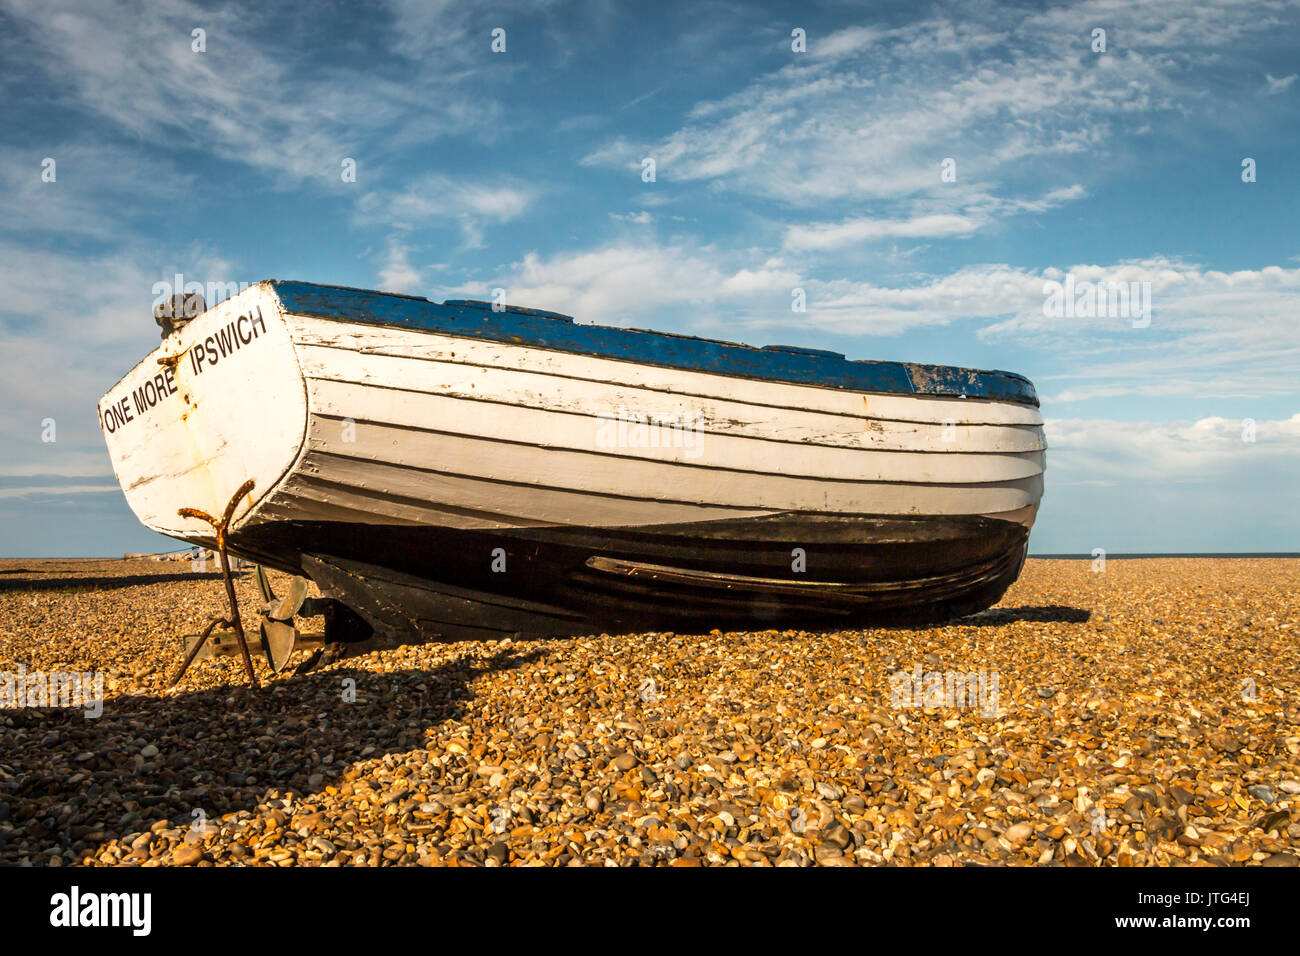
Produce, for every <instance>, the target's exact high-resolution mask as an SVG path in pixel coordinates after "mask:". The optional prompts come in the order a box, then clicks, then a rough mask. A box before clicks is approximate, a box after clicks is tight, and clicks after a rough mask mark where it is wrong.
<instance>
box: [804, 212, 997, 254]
mask: <svg viewBox="0 0 1300 956" xmlns="http://www.w3.org/2000/svg"><path fill="white" fill-rule="evenodd" d="M979 226H980V223H979V222H978V221H977V220H975V219H973V218H971V217H970V216H957V215H952V214H935V215H929V216H917V217H916V218H915V219H869V218H862V219H846V220H844V221H843V222H818V223H813V224H812V225H808V226H790V227H789V228H788V229H786V231H785V239H784V245H785V247H786V248H787V249H790V250H791V251H795V252H807V251H810V250H811V251H817V250H825V249H838V248H840V247H842V246H847V245H852V244H854V243H859V242H869V241H871V240H875V239H889V238H897V237H903V238H908V239H920V238H938V237H942V236H961V235H969V234H970V233H972V232H974V231H975V230H977V229H978V228H979Z"/></svg>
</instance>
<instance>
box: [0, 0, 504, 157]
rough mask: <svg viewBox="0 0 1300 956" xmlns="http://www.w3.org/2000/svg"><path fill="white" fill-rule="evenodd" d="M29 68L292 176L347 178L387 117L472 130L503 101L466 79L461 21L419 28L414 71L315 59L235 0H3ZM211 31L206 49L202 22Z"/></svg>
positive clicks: (94, 105)
mask: <svg viewBox="0 0 1300 956" xmlns="http://www.w3.org/2000/svg"><path fill="white" fill-rule="evenodd" d="M3 7H4V9H5V10H6V12H7V14H8V17H9V18H10V20H11V22H12V23H14V24H17V25H18V26H19V27H20V29H21V30H22V31H23V35H24V41H25V43H24V46H23V48H22V49H25V50H27V51H29V52H28V56H29V57H30V61H29V65H30V66H31V67H32V69H40V68H42V67H43V68H44V69H45V70H46V71H48V73H49V80H50V82H51V83H53V84H54V85H55V86H56V88H58V89H60V90H67V89H69V88H70V91H71V92H74V93H75V95H76V98H77V100H78V101H79V103H80V105H81V106H83V107H84V108H85V109H86V110H87V111H89V112H90V113H92V114H97V115H99V116H102V117H104V118H106V119H108V120H110V121H111V122H112V123H114V124H116V125H117V126H118V127H119V128H120V129H122V130H124V131H126V132H128V133H130V134H131V135H132V136H135V137H139V138H142V139H144V140H146V141H148V142H150V143H152V144H154V145H156V146H161V147H163V148H166V149H169V150H171V149H176V148H178V147H179V148H192V149H200V150H204V151H207V152H212V153H215V154H216V155H218V156H220V157H222V158H224V159H228V160H232V161H234V162H238V163H243V164H246V165H249V166H253V167H255V168H259V169H262V170H265V171H267V172H268V173H271V174H273V175H274V176H276V177H280V178H284V179H287V180H290V181H297V180H302V179H308V178H318V179H320V180H321V181H322V182H329V183H339V182H340V179H339V170H340V161H341V160H342V159H343V158H344V157H356V156H357V154H358V152H359V150H360V147H361V146H362V144H364V143H365V142H367V141H368V139H369V138H370V137H372V136H376V135H377V134H378V133H379V132H380V131H383V134H384V140H385V143H386V145H388V146H391V144H392V143H394V142H420V141H427V140H430V139H435V138H437V137H438V136H441V135H445V134H447V133H451V132H464V131H467V130H472V129H474V128H476V127H477V126H478V124H481V123H483V121H484V120H485V119H490V118H491V116H492V115H493V112H494V109H495V107H494V105H493V104H492V102H491V101H490V100H487V99H485V98H484V97H482V96H480V95H475V94H473V93H471V92H469V89H470V88H469V85H468V84H467V82H466V81H467V80H468V79H469V78H470V76H471V72H470V71H468V70H467V68H465V67H464V66H462V67H461V68H460V69H457V70H448V69H446V68H445V63H446V62H447V61H449V60H457V62H462V63H463V56H462V54H461V51H464V50H465V49H466V48H467V46H468V44H467V43H466V42H465V39H464V35H463V30H464V29H465V27H464V26H463V25H461V24H460V23H459V22H455V23H453V22H450V21H448V22H443V23H440V24H439V27H440V28H439V29H431V30H428V31H427V32H424V33H422V34H420V35H418V36H414V35H413V36H411V37H410V39H411V41H412V42H413V43H418V45H419V47H420V49H421V51H422V56H423V61H422V62H424V63H426V64H438V66H437V67H436V68H435V67H433V66H430V67H429V68H427V69H425V70H422V71H420V72H419V73H418V75H417V76H415V77H411V76H407V77H405V78H403V79H398V78H394V77H393V76H392V75H391V73H389V72H386V71H381V70H375V69H364V70H363V69H360V68H358V67H350V66H344V65H326V64H320V63H315V62H312V61H311V60H310V59H309V58H308V54H306V53H304V52H303V51H301V50H298V49H295V48H294V47H293V46H292V44H291V43H289V42H286V41H287V38H286V35H285V31H284V27H283V25H278V26H276V28H275V29H272V24H271V22H270V16H271V15H270V14H269V13H265V12H262V11H260V10H259V9H257V8H248V7H244V6H237V5H235V4H233V3H226V4H221V5H218V6H204V5H200V4H198V3H191V2H188V0H151V2H150V4H149V9H148V13H147V15H142V14H138V13H131V12H124V11H123V10H122V9H121V8H119V7H116V6H113V5H97V4H85V3H75V2H70V0H3ZM195 28H202V29H204V30H205V31H206V33H207V36H206V44H207V50H206V52H202V53H198V52H194V51H193V50H192V49H191V43H192V40H191V31H192V30H193V29H195Z"/></svg>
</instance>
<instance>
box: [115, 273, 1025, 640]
mask: <svg viewBox="0 0 1300 956" xmlns="http://www.w3.org/2000/svg"><path fill="white" fill-rule="evenodd" d="M99 418H100V423H101V427H102V430H103V432H104V435H105V438H106V441H107V443H108V449H109V452H110V455H111V457H112V461H113V467H114V471H115V472H116V475H117V478H118V480H119V482H120V483H121V486H122V489H123V491H124V493H125V495H126V499H127V501H128V502H129V504H130V506H131V508H132V509H133V510H134V512H135V514H136V515H137V516H138V517H139V518H140V520H141V521H142V522H143V523H144V524H145V525H147V526H148V527H150V528H152V529H154V530H155V531H159V532H161V533H163V534H166V535H170V536H172V537H174V538H178V539H180V540H182V541H185V542H187V543H190V544H194V545H200V546H204V547H213V546H215V543H216V542H215V540H214V534H213V530H212V528H211V527H210V526H209V525H207V524H205V523H204V522H202V521H200V520H198V519H195V518H193V517H181V516H180V515H179V514H178V512H179V511H180V510H181V509H183V508H196V509H201V510H203V511H207V512H209V513H210V514H214V515H215V514H220V513H221V511H222V510H223V508H224V507H225V505H226V502H227V500H228V499H229V498H230V496H231V494H232V492H233V491H235V489H238V488H239V487H240V486H241V485H242V484H243V483H244V482H245V481H248V480H251V481H252V482H253V486H252V490H251V491H250V492H249V493H248V494H247V495H246V496H244V497H243V498H242V499H241V500H240V501H239V503H238V505H237V506H236V509H235V511H234V515H233V519H232V521H231V524H230V529H229V533H228V535H227V539H226V544H227V547H228V548H229V550H230V552H231V553H232V554H235V555H238V556H241V557H244V558H247V559H250V560H252V561H256V562H259V563H261V564H264V565H268V566H270V567H274V568H278V569H282V570H284V571H289V572H293V573H295V574H300V575H305V576H308V577H310V578H312V579H314V580H315V581H316V582H317V583H318V584H319V585H320V587H321V588H322V589H323V591H324V592H325V593H327V594H328V595H329V596H330V597H331V598H332V599H334V600H335V601H337V602H339V603H340V604H341V605H343V606H345V607H346V608H348V609H349V615H347V616H348V618H349V620H351V621H352V623H353V625H354V627H353V628H352V629H351V630H346V631H345V630H344V629H342V628H341V626H340V629H339V630H338V633H337V635H336V636H338V637H340V639H348V638H359V637H361V636H364V634H366V633H369V632H370V630H371V629H374V631H376V632H381V633H385V634H395V635H400V636H401V637H402V638H403V639H407V638H410V637H413V636H421V637H440V638H444V639H462V638H466V637H483V638H486V637H500V636H507V635H516V634H518V635H524V636H531V635H571V634H584V633H599V632H613V633H620V632H636V631H648V630H676V631H681V632H700V631H707V630H709V629H711V628H715V627H716V628H754V627H764V628H767V627H780V628H784V627H796V628H801V629H814V628H828V627H836V628H839V627H846V626H858V625H869V624H880V623H894V622H905V623H917V622H926V621H939V620H943V619H947V618H951V617H954V616H959V615H963V614H968V613H972V612H974V611H978V610H981V609H983V608H985V607H988V606H990V605H991V604H993V603H995V602H996V601H997V600H998V598H999V597H1000V596H1001V595H1002V593H1003V592H1004V591H1005V590H1006V588H1007V587H1008V586H1009V585H1010V584H1011V582H1012V581H1014V580H1015V578H1016V576H1017V574H1018V573H1019V571H1020V568H1021V565H1022V562H1023V560H1024V556H1025V552H1026V548H1027V542H1028V536H1029V530H1030V527H1031V526H1032V524H1033V520H1034V515H1035V513H1036V511H1037V508H1038V504H1039V500H1040V498H1041V495H1042V490H1043V461H1044V448H1045V445H1044V441H1043V431H1042V418H1041V417H1040V415H1039V411H1038V400H1037V396H1036V395H1035V392H1034V388H1033V386H1032V385H1031V384H1030V382H1029V381H1028V380H1027V379H1025V378H1023V377H1021V376H1019V375H1015V374H1012V373H1010V372H996V371H993V372H989V371H976V370H971V369H961V368H950V367H941V366H931V365H915V364H910V363H900V362H877V361H849V360H846V359H845V358H844V357H843V356H842V355H839V354H836V353H831V352H825V351H820V350H815V349H804V348H796V347H792V346H767V347H764V348H753V347H749V346H744V345H736V344H732V343H727V342H717V341H712V340H708V339H701V338H692V337H687V336H679V335H668V334H663V333H658V332H649V331H638V330H632V329H622V328H612V327H604V326H599V325H587V324H582V323H577V322H575V321H574V320H573V319H571V318H569V317H568V316H564V315H560V314H557V313H552V312H543V311H540V310H535V309H525V308H517V307H514V306H504V307H501V306H498V307H496V308H494V307H493V306H491V305H489V304H488V303H484V302H477V301H448V302H444V303H441V304H438V303H433V302H430V301H428V300H426V299H421V298H413V297H410V296H403V295H394V294H389V293H381V292H369V291H364V290H359V289H348V288H340V287H334V286H325V285H314V284H308V283H302V282H282V281H275V280H268V281H266V282H262V283H259V284H258V285H256V286H252V287H250V288H248V289H246V290H245V291H243V292H241V293H240V294H239V295H237V296H234V297H232V298H230V299H227V300H226V301H223V302H221V303H220V304H218V305H216V306H214V307H213V308H211V309H207V310H206V311H203V312H202V313H201V314H199V315H197V316H196V317H195V318H193V319H192V320H190V321H188V322H184V323H183V324H180V326H179V328H176V329H174V330H173V331H171V332H170V334H167V335H165V337H164V339H163V341H162V344H161V345H160V346H159V347H158V348H157V349H156V350H155V351H154V352H153V353H151V354H150V355H148V356H147V357H146V358H145V359H144V360H143V361H142V362H141V363H140V364H139V365H137V366H136V367H135V368H134V369H133V370H132V371H131V372H129V373H128V374H127V375H126V376H125V377H124V378H123V379H122V380H121V381H120V382H119V383H118V384H117V385H115V386H114V387H113V388H112V389H110V390H109V392H108V394H107V395H105V396H104V398H103V399H102V401H101V402H100V405H99ZM351 612H355V614H356V615H357V616H358V617H351V616H350V615H351Z"/></svg>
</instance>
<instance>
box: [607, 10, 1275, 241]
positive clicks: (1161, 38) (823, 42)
mask: <svg viewBox="0 0 1300 956" xmlns="http://www.w3.org/2000/svg"><path fill="white" fill-rule="evenodd" d="M1281 11H1282V7H1281V6H1279V5H1278V4H1275V3H1272V2H1269V0H1260V2H1244V3H1241V2H1231V3H1229V2H1223V3H1198V4H1195V5H1186V6H1174V7H1168V8H1166V7H1160V8H1143V7H1142V6H1140V5H1133V4H1128V3H1116V2H1113V0H1089V2H1083V3H1077V4H1073V5H1071V6H1065V7H1054V8H1052V9H1050V10H1047V11H1042V12H1039V13H1032V12H1030V13H1025V12H1018V13H1016V14H1009V13H1008V12H1007V11H1006V10H1004V9H1002V8H996V7H988V8H985V9H982V10H980V9H975V10H970V11H963V21H965V22H963V23H959V24H957V23H948V22H944V21H942V20H928V21H924V22H919V23H913V24H909V25H906V26H903V27H898V28H893V29H881V28H876V27H867V26H850V27H846V28H845V29H842V30H840V31H837V32H835V33H832V34H830V35H829V36H826V37H821V38H818V37H814V36H810V38H809V54H807V55H805V56H796V57H794V58H793V59H792V61H791V62H790V63H789V64H788V65H786V66H784V67H781V68H780V69H777V70H775V71H772V72H770V73H768V74H767V75H765V76H761V77H758V78H756V79H754V80H752V81H751V82H749V83H748V84H747V85H746V86H744V87H743V88H742V89H740V90H739V91H738V92H736V93H733V94H731V95H729V96H725V97H722V98H719V99H714V100H708V101H704V102H701V103H698V104H697V105H696V106H695V107H694V108H693V109H692V110H691V111H690V112H689V114H688V116H687V119H686V122H685V124H684V125H682V126H681V127H680V128H679V129H677V130H676V131H675V132H672V133H670V134H669V135H667V136H664V137H662V138H658V139H643V140H637V139H634V138H631V137H628V136H623V137H616V138H614V139H611V140H608V141H606V142H604V143H602V144H601V145H599V146H598V147H596V148H594V149H592V150H590V151H589V152H588V154H587V155H586V157H585V158H584V160H583V161H584V162H585V163H587V164H589V165H604V166H614V167H623V168H626V169H629V170H631V169H633V168H635V167H636V165H637V164H638V163H639V162H640V160H641V158H642V157H644V156H653V157H654V158H655V159H656V162H657V167H658V170H657V172H658V176H659V178H660V180H662V181H666V182H674V181H675V182H689V181H700V180H705V181H713V182H714V183H716V185H718V186H719V187H720V188H722V189H725V190H728V191H731V192H733V193H737V194H741V195H750V196H758V197H763V198H770V199H776V200H780V201H783V202H786V203H789V204H792V205H801V206H802V205H816V204H819V203H824V202H827V201H837V202H842V203H845V204H846V205H847V207H848V211H850V212H856V211H857V209H858V207H860V206H861V205H863V204H865V203H874V202H877V201H879V200H891V199H895V200H896V199H901V198H906V197H924V199H925V200H926V201H927V202H929V201H934V202H938V203H942V202H943V201H944V199H943V197H942V195H941V193H939V192H937V191H936V187H938V185H939V163H940V161H941V160H942V159H944V158H946V157H951V158H954V159H955V160H956V161H957V175H958V180H957V181H958V183H971V182H987V183H995V182H998V181H999V180H1002V179H1011V178H1014V179H1015V181H1017V182H1020V183H1026V184H1028V181H1029V180H1031V179H1032V178H1033V177H1034V176H1035V171H1036V168H1037V169H1041V168H1044V167H1043V164H1037V166H1036V165H1035V164H1034V162H1033V161H1034V160H1037V159H1039V158H1042V157H1047V156H1056V157H1062V156H1076V157H1080V159H1081V158H1082V157H1083V156H1084V155H1086V154H1087V153H1090V152H1094V151H1105V152H1107V153H1110V152H1112V151H1116V150H1119V149H1122V148H1123V146H1124V144H1125V143H1126V140H1125V139H1124V138H1123V137H1122V136H1120V135H1118V134H1120V133H1122V132H1125V131H1135V130H1136V128H1144V127H1150V126H1151V124H1152V123H1160V122H1162V121H1164V120H1170V121H1173V120H1177V121H1179V122H1181V121H1182V119H1183V118H1184V117H1185V115H1186V114H1188V113H1190V112H1192V111H1201V110H1203V104H1202V91H1201V90H1200V89H1199V88H1198V87H1197V85H1196V84H1197V83H1198V81H1199V80H1198V76H1199V74H1198V73H1197V72H1196V71H1195V70H1193V69H1189V68H1190V67H1194V66H1196V65H1197V64H1200V63H1204V62H1205V60H1206V58H1207V57H1211V56H1215V55H1217V54H1218V53H1219V52H1220V51H1223V50H1231V49H1236V48H1239V47H1240V45H1241V44H1243V43H1248V42H1249V39H1248V38H1249V37H1250V36H1254V35H1260V36H1263V35H1267V33H1268V31H1269V30H1270V29H1272V28H1275V27H1276V25H1277V24H1278V23H1279V22H1280V21H1281V20H1282V13H1281ZM1098 23H1105V24H1108V25H1110V26H1111V32H1112V37H1111V44H1110V46H1109V48H1108V52H1106V53H1105V54H1101V55H1098V54H1094V53H1092V51H1091V49H1090V27H1091V25H1093V24H1098ZM1038 175H1041V174H1038ZM1038 185H1039V186H1050V185H1051V184H1050V183H1039V184H1038ZM936 211H937V210H935V209H932V208H930V207H928V206H926V207H924V208H921V209H916V210H911V211H910V214H909V215H908V216H907V217H903V218H908V219H913V218H917V217H920V216H924V215H929V214H932V213H935V212H936ZM1026 211H1032V210H1030V209H1027V210H1026ZM846 218H853V217H847V216H846ZM885 218H888V219H893V218H899V217H896V216H893V215H892V214H891V215H888V216H886V217H885Z"/></svg>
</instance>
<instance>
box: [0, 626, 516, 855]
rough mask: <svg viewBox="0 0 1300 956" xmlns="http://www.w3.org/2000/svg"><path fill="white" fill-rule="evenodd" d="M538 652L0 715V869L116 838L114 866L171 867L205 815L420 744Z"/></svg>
mask: <svg viewBox="0 0 1300 956" xmlns="http://www.w3.org/2000/svg"><path fill="white" fill-rule="evenodd" d="M539 656H541V652H540V651H532V650H528V649H527V648H523V649H510V650H503V651H501V652H500V653H497V654H495V655H494V656H491V657H468V658H458V659H456V660H453V661H449V662H447V663H445V664H442V665H440V666H438V667H435V668H433V669H430V670H424V669H419V670H415V669H412V670H399V671H389V672H375V671H370V670H361V669H353V668H348V667H346V666H343V667H338V668H334V669H331V670H327V671H323V672H320V673H314V674H309V675H306V676H304V677H295V678H291V679H288V680H281V681H276V682H274V683H272V684H270V685H267V686H263V687H262V688H260V689H256V690H255V689H252V688H248V687H238V686H237V687H232V686H228V685H227V686H221V687H216V688H211V689H205V690H198V691H182V692H180V693H178V694H173V695H169V696H146V695H131V696H124V697H116V698H110V699H108V700H107V701H105V702H104V710H103V714H102V715H101V716H99V717H98V718H87V717H86V716H84V714H83V712H82V711H81V710H77V709H61V708H33V709H7V710H0V718H4V719H5V720H6V722H7V723H8V724H9V725H8V726H7V727H0V739H2V740H3V741H4V750H3V754H2V755H0V811H3V813H4V816H0V864H10V865H11V864H15V863H20V862H21V861H23V860H24V859H28V860H30V861H32V862H34V863H36V864H38V865H39V864H45V863H49V862H51V860H52V857H54V856H56V855H57V856H58V857H59V858H60V859H59V860H58V862H59V863H62V864H68V863H75V862H81V861H82V860H83V859H87V858H97V857H98V856H99V855H100V854H101V852H102V851H103V848H104V845H105V844H108V843H110V842H112V841H122V842H121V844H120V846H121V849H122V853H121V857H120V860H119V862H134V863H143V862H145V861H146V860H148V859H150V858H151V857H154V858H158V859H160V860H161V861H167V862H172V861H173V857H174V855H175V853H176V851H177V850H179V849H180V848H182V847H183V846H185V845H186V838H187V836H188V837H189V838H190V843H192V844H193V843H195V837H196V836H198V837H201V836H202V831H201V830H199V829H198V828H199V827H201V826H202V825H203V823H204V822H205V821H207V823H208V825H210V826H217V827H223V828H227V827H228V826H229V825H228V824H224V823H223V822H222V821H221V819H220V818H221V817H222V816H223V815H225V814H231V813H238V812H239V811H248V813H250V814H251V815H252V818H257V817H265V816H268V815H271V814H274V813H275V811H276V810H277V809H280V808H282V807H283V806H284V802H283V801H284V798H285V797H289V796H292V797H293V798H294V799H293V805H295V806H297V805H299V804H302V803H311V802H312V795H314V794H318V793H323V791H324V789H325V787H327V786H331V785H334V786H337V785H339V784H340V782H342V781H343V780H344V775H345V774H347V773H348V771H349V769H350V768H351V767H352V766H353V765H354V764H356V763H357V762H358V761H363V760H382V759H383V758H384V757H385V756H387V755H389V754H398V753H405V752H407V751H411V750H419V749H422V748H423V747H424V746H425V734H424V732H425V730H427V729H428V728H431V727H436V726H437V725H438V724H439V723H441V722H442V721H445V720H448V719H453V718H455V717H457V716H458V715H459V714H460V713H461V712H462V708H463V705H464V704H465V703H466V702H467V701H468V700H470V699H471V698H472V697H473V689H472V687H471V684H472V682H473V681H474V680H476V679H477V678H479V677H481V676H483V675H485V674H488V673H492V672H496V671H502V670H509V669H512V668H516V667H520V666H525V665H527V664H529V663H531V662H532V661H534V660H536V659H537V658H538V657H539ZM349 691H354V692H355V697H354V699H353V700H351V701H350V702H349V701H348V700H347V699H345V698H346V697H350V696H352V694H351V693H349ZM14 783H16V784H17V786H16V787H13V786H12V785H13V784H14ZM290 813H292V811H290ZM283 815H284V816H285V817H286V820H287V817H288V816H289V815H290V814H283ZM5 817H7V819H6V818H5ZM285 825H286V826H287V823H286V824H285ZM196 830H198V832H197V833H196V832H195V831H196ZM263 832H264V831H263ZM151 834H152V835H151ZM146 837H147V839H146ZM221 839H222V842H226V841H227V840H232V841H235V840H238V839H239V836H238V833H237V832H233V833H230V834H229V835H228V836H223V837H222V838H221ZM196 845H201V841H199V843H198V844H196ZM133 846H134V849H133ZM140 848H143V852H141V850H140ZM133 854H134V855H133Z"/></svg>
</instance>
